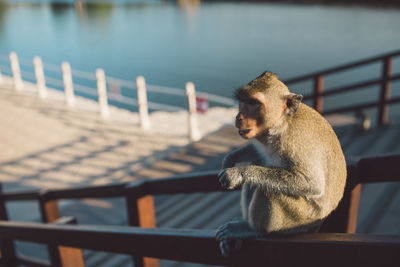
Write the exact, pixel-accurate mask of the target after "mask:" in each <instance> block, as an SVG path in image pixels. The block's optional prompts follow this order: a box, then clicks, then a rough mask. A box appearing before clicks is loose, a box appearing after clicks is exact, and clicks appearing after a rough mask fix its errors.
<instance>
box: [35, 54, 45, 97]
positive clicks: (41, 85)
mask: <svg viewBox="0 0 400 267" xmlns="http://www.w3.org/2000/svg"><path fill="white" fill-rule="evenodd" d="M33 67H34V69H35V77H36V86H37V89H38V94H39V97H40V98H42V99H43V98H46V97H47V88H46V81H45V78H44V71H43V64H42V60H41V59H40V57H34V58H33Z"/></svg>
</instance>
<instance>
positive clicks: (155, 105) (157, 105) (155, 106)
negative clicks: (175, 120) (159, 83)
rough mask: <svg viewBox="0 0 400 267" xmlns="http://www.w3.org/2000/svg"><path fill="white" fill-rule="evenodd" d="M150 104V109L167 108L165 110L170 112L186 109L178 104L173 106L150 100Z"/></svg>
mask: <svg viewBox="0 0 400 267" xmlns="http://www.w3.org/2000/svg"><path fill="white" fill-rule="evenodd" d="M148 106H149V108H150V109H155V110H165V111H170V112H177V111H182V110H186V109H184V108H181V107H176V106H171V105H166V104H160V103H154V102H148Z"/></svg>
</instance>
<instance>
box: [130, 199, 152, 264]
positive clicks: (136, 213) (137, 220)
mask: <svg viewBox="0 0 400 267" xmlns="http://www.w3.org/2000/svg"><path fill="white" fill-rule="evenodd" d="M125 199H126V206H127V210H128V224H129V225H130V226H140V227H144V228H155V227H156V226H157V225H156V212H155V208H154V198H153V196H151V195H145V196H142V197H139V198H137V196H136V195H135V194H134V193H129V191H127V195H126V197H125ZM133 261H134V266H135V267H139V266H143V267H158V266H160V263H159V260H158V259H155V258H148V257H143V258H142V257H138V256H133Z"/></svg>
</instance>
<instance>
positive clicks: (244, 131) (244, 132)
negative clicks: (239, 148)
mask: <svg viewBox="0 0 400 267" xmlns="http://www.w3.org/2000/svg"><path fill="white" fill-rule="evenodd" d="M250 131H251V129H239V134H240V135H241V136H245V135H247V134H248V133H250Z"/></svg>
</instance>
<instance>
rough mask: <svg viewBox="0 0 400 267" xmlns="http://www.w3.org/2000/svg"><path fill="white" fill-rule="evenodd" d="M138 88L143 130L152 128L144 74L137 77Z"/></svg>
mask: <svg viewBox="0 0 400 267" xmlns="http://www.w3.org/2000/svg"><path fill="white" fill-rule="evenodd" d="M136 88H137V99H138V105H139V118H140V127H142V129H143V130H148V129H149V128H150V120H149V108H148V105H147V91H146V80H145V79H144V77H143V76H138V77H137V78H136Z"/></svg>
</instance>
